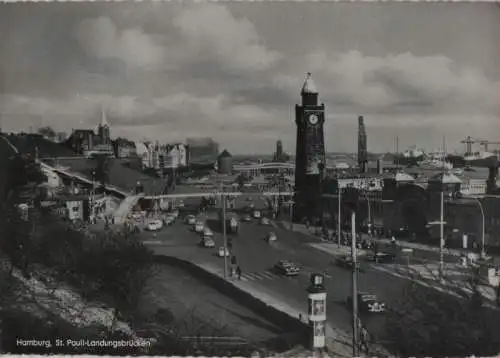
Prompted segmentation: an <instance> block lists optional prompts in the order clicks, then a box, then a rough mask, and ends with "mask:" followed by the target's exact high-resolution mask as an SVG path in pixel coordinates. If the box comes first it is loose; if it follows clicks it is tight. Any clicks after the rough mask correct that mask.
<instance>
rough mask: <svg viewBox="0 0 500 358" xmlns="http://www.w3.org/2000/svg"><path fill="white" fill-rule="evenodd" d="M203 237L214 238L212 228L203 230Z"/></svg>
mask: <svg viewBox="0 0 500 358" xmlns="http://www.w3.org/2000/svg"><path fill="white" fill-rule="evenodd" d="M203 236H204V237H213V236H214V233H213V232H212V230H210V228H208V227H206V226H205V227H204V228H203Z"/></svg>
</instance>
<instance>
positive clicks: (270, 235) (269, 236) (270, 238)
mask: <svg viewBox="0 0 500 358" xmlns="http://www.w3.org/2000/svg"><path fill="white" fill-rule="evenodd" d="M277 240H278V236H277V235H276V233H275V232H274V231H271V232H270V233H268V234H267V235H266V241H267V242H269V243H271V242H274V241H277Z"/></svg>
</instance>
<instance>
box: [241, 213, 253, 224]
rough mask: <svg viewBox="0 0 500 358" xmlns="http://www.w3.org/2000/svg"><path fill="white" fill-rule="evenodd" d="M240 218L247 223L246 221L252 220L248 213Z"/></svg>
mask: <svg viewBox="0 0 500 358" xmlns="http://www.w3.org/2000/svg"><path fill="white" fill-rule="evenodd" d="M241 220H242V221H244V222H247V223H248V222H250V221H252V217H251V216H250V215H249V214H246V215H244V216H243V218H242V219H241Z"/></svg>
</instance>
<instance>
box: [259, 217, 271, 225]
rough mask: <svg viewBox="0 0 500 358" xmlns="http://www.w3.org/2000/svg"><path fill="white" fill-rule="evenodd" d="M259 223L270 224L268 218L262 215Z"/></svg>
mask: <svg viewBox="0 0 500 358" xmlns="http://www.w3.org/2000/svg"><path fill="white" fill-rule="evenodd" d="M260 223H261V224H262V225H270V224H271V221H269V219H268V218H266V217H262V218H261V219H260Z"/></svg>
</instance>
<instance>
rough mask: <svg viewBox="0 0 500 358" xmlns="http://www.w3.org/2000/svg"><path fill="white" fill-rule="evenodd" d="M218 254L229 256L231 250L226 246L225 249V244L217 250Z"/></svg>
mask: <svg viewBox="0 0 500 358" xmlns="http://www.w3.org/2000/svg"><path fill="white" fill-rule="evenodd" d="M217 256H219V257H224V256H226V257H229V256H231V254H230V253H229V250H228V249H227V248H226V249H224V246H221V247H219V250H218V251H217Z"/></svg>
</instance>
